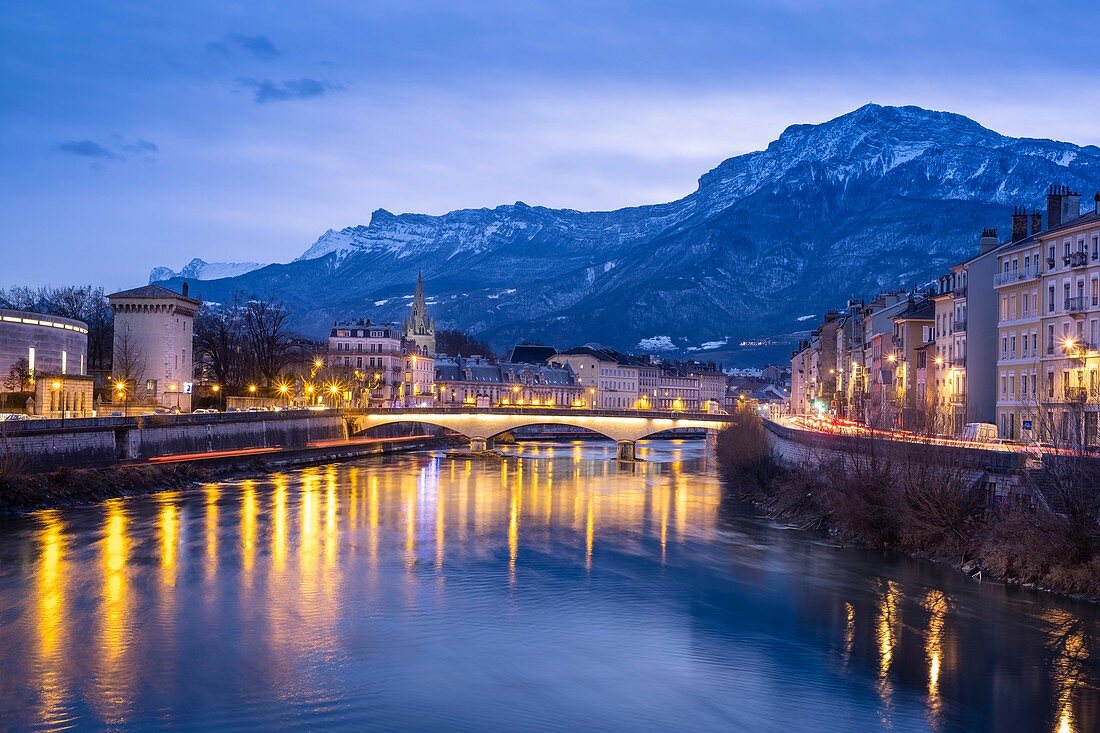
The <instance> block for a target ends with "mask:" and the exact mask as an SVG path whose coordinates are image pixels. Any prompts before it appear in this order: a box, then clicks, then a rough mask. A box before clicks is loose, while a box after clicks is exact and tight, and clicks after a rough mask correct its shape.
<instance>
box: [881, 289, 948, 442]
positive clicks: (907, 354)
mask: <svg viewBox="0 0 1100 733" xmlns="http://www.w3.org/2000/svg"><path fill="white" fill-rule="evenodd" d="M935 312H936V304H935V303H934V302H932V301H931V300H929V299H927V297H924V298H916V299H910V300H909V301H908V306H907V307H906V308H905V310H903V311H901V312H900V313H898V314H897V315H895V316H894V317H893V319H892V321H893V324H894V328H893V334H892V336H891V342H892V344H893V347H894V349H893V352H892V353H890V354H888V355H887V361H888V363H889V364H890V365H892V367H893V376H894V384H893V389H894V393H893V395H892V396H891V397H890V401H891V402H892V404H893V405H895V407H896V411H897V415H898V418H899V420H898V424H899V427H902V428H905V429H906V430H925V429H929V428H937V427H938V426H937V425H936V420H935V414H934V413H932V412H931V411H930V409H929V408H930V404H929V402H928V400H927V394H926V392H925V389H926V387H927V382H928V376H927V375H928V348H929V347H930V346H931V345H932V344H933V342H934V341H935ZM934 367H935V365H934V364H933V369H934ZM918 371H920V372H921V378H922V380H923V382H922V385H921V386H922V389H918V388H917V385H918V378H917V372H918ZM937 432H938V430H937Z"/></svg>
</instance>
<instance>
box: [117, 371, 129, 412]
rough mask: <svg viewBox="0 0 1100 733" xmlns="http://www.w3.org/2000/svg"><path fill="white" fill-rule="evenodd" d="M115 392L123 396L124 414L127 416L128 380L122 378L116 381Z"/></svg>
mask: <svg viewBox="0 0 1100 733" xmlns="http://www.w3.org/2000/svg"><path fill="white" fill-rule="evenodd" d="M115 392H116V393H118V396H119V397H121V398H122V416H123V417H127V414H126V412H127V411H126V382H125V381H124V380H122V379H120V380H118V381H117V382H115Z"/></svg>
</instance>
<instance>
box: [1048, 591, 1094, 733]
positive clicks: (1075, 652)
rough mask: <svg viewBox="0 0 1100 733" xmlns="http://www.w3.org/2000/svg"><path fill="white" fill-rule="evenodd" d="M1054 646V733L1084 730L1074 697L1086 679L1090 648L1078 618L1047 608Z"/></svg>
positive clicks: (1049, 629)
mask: <svg viewBox="0 0 1100 733" xmlns="http://www.w3.org/2000/svg"><path fill="white" fill-rule="evenodd" d="M1043 620H1044V621H1046V622H1047V624H1048V633H1049V636H1050V641H1049V645H1050V647H1051V648H1052V649H1053V651H1054V654H1055V657H1054V666H1053V670H1052V672H1053V675H1052V676H1053V680H1054V685H1055V695H1056V700H1055V704H1056V708H1057V711H1056V712H1057V717H1056V719H1055V723H1054V730H1055V732H1056V733H1083V730H1084V729H1083V728H1082V727H1081V724H1080V722H1079V721H1078V720H1077V715H1076V713H1075V709H1076V703H1077V696H1078V694H1079V693H1080V691H1081V688H1082V687H1083V686H1084V685H1085V684H1086V680H1087V679H1088V665H1089V663H1090V659H1089V648H1088V643H1087V641H1086V638H1085V633H1084V629H1083V628H1082V624H1081V622H1080V620H1079V619H1078V618H1077V617H1075V616H1073V615H1072V614H1070V613H1066V612H1065V611H1060V610H1055V609H1050V610H1048V611H1046V612H1045V613H1044V614H1043Z"/></svg>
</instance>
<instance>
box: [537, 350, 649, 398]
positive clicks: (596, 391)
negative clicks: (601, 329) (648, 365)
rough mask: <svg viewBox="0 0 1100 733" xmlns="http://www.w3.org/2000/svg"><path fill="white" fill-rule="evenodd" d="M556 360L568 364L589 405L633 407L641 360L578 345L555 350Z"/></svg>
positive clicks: (637, 388)
mask: <svg viewBox="0 0 1100 733" xmlns="http://www.w3.org/2000/svg"><path fill="white" fill-rule="evenodd" d="M554 363H556V364H568V365H569V366H570V367H571V368H572V369H573V373H574V374H575V375H576V379H577V384H578V385H579V386H580V387H582V388H583V389H584V391H585V396H584V399H585V401H586V402H587V403H588V405H589V406H590V407H599V408H605V409H614V410H626V409H630V408H634V407H636V403H637V402H638V398H639V396H640V391H639V377H640V375H639V369H640V367H641V365H642V360H641V359H638V358H637V357H633V356H628V355H627V354H620V353H619V352H617V351H614V350H613V349H603V348H599V347H596V346H578V347H576V348H574V349H569V350H568V351H563V352H560V353H558V354H557V355H556V356H555V357H554Z"/></svg>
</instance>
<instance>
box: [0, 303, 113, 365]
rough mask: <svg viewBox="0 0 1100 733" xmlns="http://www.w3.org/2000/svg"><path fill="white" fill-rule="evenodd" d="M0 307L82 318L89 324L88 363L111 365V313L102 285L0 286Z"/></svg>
mask: <svg viewBox="0 0 1100 733" xmlns="http://www.w3.org/2000/svg"><path fill="white" fill-rule="evenodd" d="M0 308H12V309H15V310H23V311H30V312H32V313H43V314H48V315H53V316H60V317H61V318H71V319H73V320H76V321H83V322H84V323H86V324H88V367H89V368H92V369H106V368H107V367H108V366H110V360H111V355H112V344H111V341H112V328H113V324H114V316H113V314H112V313H111V308H110V306H109V305H108V304H107V298H106V296H105V295H104V293H103V288H101V287H97V286H93V285H79V286H74V285H69V286H65V287H61V288H51V287H41V288H27V287H15V288H10V289H0Z"/></svg>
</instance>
